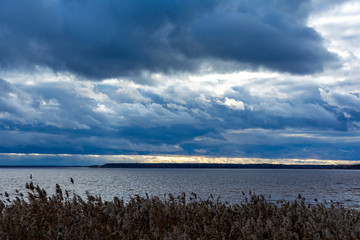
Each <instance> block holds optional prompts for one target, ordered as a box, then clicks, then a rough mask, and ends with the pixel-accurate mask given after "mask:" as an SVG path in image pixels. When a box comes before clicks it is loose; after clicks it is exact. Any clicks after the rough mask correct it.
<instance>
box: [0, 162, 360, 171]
mask: <svg viewBox="0 0 360 240" xmlns="http://www.w3.org/2000/svg"><path fill="white" fill-rule="evenodd" d="M54 167H89V168H220V169H350V170H357V169H360V164H346V165H345V164H342V165H305V164H271V163H253V164H251V163H250V164H234V163H106V164H103V165H90V166H78V165H74V166H70V165H69V166H58V165H0V168H54Z"/></svg>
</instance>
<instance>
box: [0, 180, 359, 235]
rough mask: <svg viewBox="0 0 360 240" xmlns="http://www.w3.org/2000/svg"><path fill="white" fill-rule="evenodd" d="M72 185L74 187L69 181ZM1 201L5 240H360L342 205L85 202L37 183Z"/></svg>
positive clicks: (258, 200)
mask: <svg viewBox="0 0 360 240" xmlns="http://www.w3.org/2000/svg"><path fill="white" fill-rule="evenodd" d="M71 181H72V183H73V180H72V179H71ZM26 188H27V189H28V192H27V193H26V196H24V195H22V194H20V193H19V195H18V196H16V197H15V198H14V199H10V198H9V195H8V194H7V193H5V194H4V195H3V198H2V200H0V239H1V240H5V239H360V212H359V211H358V210H355V209H351V208H345V207H343V206H341V205H337V204H333V203H332V204H330V206H327V205H325V204H324V203H317V204H315V205H310V204H307V203H306V202H305V199H304V198H302V197H301V196H299V198H298V199H296V200H294V201H278V202H277V203H273V202H269V201H267V199H266V198H265V197H264V196H262V195H255V194H252V193H250V194H245V197H244V200H242V201H241V202H239V204H233V205H229V204H227V203H225V202H222V201H220V199H219V198H218V199H214V198H213V197H212V196H211V195H210V197H209V198H208V199H201V198H199V197H198V196H197V195H196V194H195V193H192V194H191V195H189V196H186V195H185V193H183V194H182V195H179V196H173V195H171V194H169V195H168V196H167V197H166V198H165V199H160V198H159V197H156V196H151V197H150V196H145V197H140V196H136V195H135V196H133V197H131V198H130V200H129V201H128V202H124V201H123V200H122V199H119V198H117V197H115V198H114V199H113V200H112V201H103V200H102V199H101V197H100V196H92V195H90V194H87V199H83V198H81V197H80V196H79V195H77V194H75V193H73V192H72V191H69V190H65V191H63V190H62V189H61V188H60V186H59V185H56V193H55V194H53V195H51V196H48V195H47V193H46V191H45V190H44V189H42V188H41V187H39V186H34V184H33V182H29V183H26Z"/></svg>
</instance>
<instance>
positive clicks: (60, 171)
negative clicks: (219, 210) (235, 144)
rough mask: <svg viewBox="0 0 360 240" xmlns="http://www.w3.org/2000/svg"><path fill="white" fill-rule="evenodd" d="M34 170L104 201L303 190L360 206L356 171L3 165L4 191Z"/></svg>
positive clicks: (45, 183)
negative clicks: (146, 197) (9, 166)
mask: <svg viewBox="0 0 360 240" xmlns="http://www.w3.org/2000/svg"><path fill="white" fill-rule="evenodd" d="M30 174H32V176H33V181H34V183H35V184H39V185H40V186H41V187H42V188H45V189H46V190H47V192H48V193H49V194H52V193H54V191H55V184H56V183H58V184H59V185H60V186H61V187H62V189H69V190H73V191H75V192H76V193H77V194H79V195H81V196H85V192H86V191H88V192H90V193H91V194H93V195H101V197H102V198H103V199H104V200H112V199H113V197H115V196H118V197H123V198H124V199H125V200H127V199H128V197H129V195H131V196H133V195H135V194H138V195H142V196H143V195H145V193H148V194H149V195H157V196H160V197H163V196H164V194H168V193H173V194H175V195H178V194H180V193H182V192H185V193H191V192H195V193H197V194H198V195H199V196H201V197H203V198H207V197H208V196H209V195H210V194H213V195H214V196H218V195H221V198H220V199H222V200H223V201H228V202H230V203H238V202H239V201H241V200H242V199H243V196H242V191H244V192H249V191H250V190H251V191H252V192H255V193H256V194H264V195H266V196H268V195H271V199H272V200H278V199H288V200H294V199H296V198H297V196H298V194H299V193H300V194H301V195H302V196H303V197H305V198H306V199H307V201H309V202H312V201H313V200H314V199H315V198H317V199H318V200H319V201H324V200H327V201H330V200H333V201H335V202H340V203H342V204H344V205H347V206H352V207H355V208H360V171H356V170H300V169H299V170H284V169H281V170H280V169H139V168H138V169H90V168H0V183H1V184H0V192H1V193H3V192H5V191H7V192H8V193H9V194H11V195H12V196H15V189H18V190H20V191H22V192H26V189H25V183H26V182H28V181H30ZM70 177H72V178H73V179H74V180H75V184H74V185H72V184H71V183H70V180H69V179H70Z"/></svg>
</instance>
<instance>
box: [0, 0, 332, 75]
mask: <svg viewBox="0 0 360 240" xmlns="http://www.w3.org/2000/svg"><path fill="white" fill-rule="evenodd" d="M309 4H310V1H279V0H271V1H246V0H240V1H227V2H223V1H218V0H206V1H202V0H201V1H200V0H198V1H192V0H182V1H165V0H161V1H150V0H137V1H128V0H122V1H112V0H110V1H95V0H88V1H81V0H62V1H45V0H34V1H26V0H15V1H14V0H2V1H1V2H0V66H1V67H2V68H8V69H14V68H15V69H19V68H20V69H23V70H24V69H29V68H32V67H34V66H46V67H50V68H51V69H53V70H55V71H66V72H72V73H76V74H78V75H82V76H85V77H89V78H94V79H99V78H108V77H116V76H121V75H132V74H137V72H139V71H142V70H147V71H157V72H158V71H163V72H169V71H195V70H196V69H197V67H199V65H200V64H201V63H203V62H209V61H210V62H211V61H214V60H215V61H218V60H223V61H229V62H234V63H238V64H242V66H243V64H244V63H245V64H246V65H247V66H248V67H261V66H263V67H266V68H270V69H273V70H277V71H285V72H290V73H297V74H307V73H313V72H317V71H321V70H322V68H323V67H324V65H325V64H326V63H327V62H328V61H332V60H334V59H335V57H334V56H333V55H332V54H330V53H329V52H327V51H326V50H325V48H324V47H323V46H322V39H321V37H320V36H319V34H318V33H317V32H315V30H313V29H311V28H309V27H307V26H306V21H305V20H306V18H307V16H308V13H309V9H310V5H309Z"/></svg>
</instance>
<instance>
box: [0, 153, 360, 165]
mask: <svg viewBox="0 0 360 240" xmlns="http://www.w3.org/2000/svg"><path fill="white" fill-rule="evenodd" d="M17 157H21V158H24V157H25V158H30V159H31V158H36V159H48V158H51V159H57V158H61V159H65V160H66V159H68V160H71V159H73V158H76V159H79V160H80V161H78V162H77V164H73V165H74V166H75V165H79V163H81V162H87V161H94V160H95V161H99V162H100V163H99V164H85V165H81V164H80V166H88V165H102V164H105V163H217V164H283V165H352V164H360V161H346V160H323V159H286V158H279V159H270V158H241V157H208V156H181V155H97V154H41V153H0V160H1V159H3V158H13V159H16V158H17ZM7 165H9V164H7ZM22 165H24V164H22ZM28 165H32V164H28ZM37 165H39V164H37ZM43 165H46V164H43ZM49 165H50V166H51V165H56V164H49ZM0 166H1V165H0ZM34 166H36V165H34Z"/></svg>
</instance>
